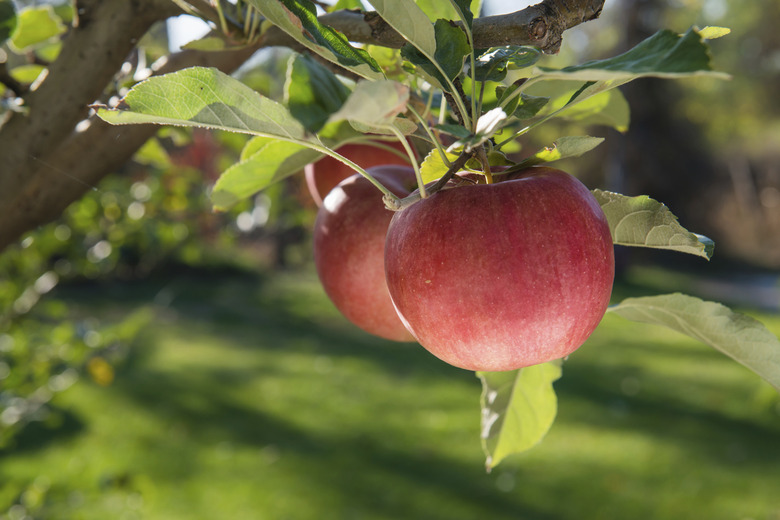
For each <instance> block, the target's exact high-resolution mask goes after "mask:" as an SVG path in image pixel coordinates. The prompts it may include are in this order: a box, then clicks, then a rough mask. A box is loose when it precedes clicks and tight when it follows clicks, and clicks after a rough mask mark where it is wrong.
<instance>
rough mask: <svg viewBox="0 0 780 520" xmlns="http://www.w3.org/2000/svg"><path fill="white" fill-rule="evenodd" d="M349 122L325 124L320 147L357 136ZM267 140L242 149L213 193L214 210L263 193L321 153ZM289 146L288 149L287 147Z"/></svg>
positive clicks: (258, 139)
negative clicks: (238, 157) (237, 159)
mask: <svg viewBox="0 0 780 520" xmlns="http://www.w3.org/2000/svg"><path fill="white" fill-rule="evenodd" d="M361 135H362V134H360V133H358V132H356V131H355V130H354V129H352V127H351V126H350V124H349V123H347V122H344V121H342V122H339V123H335V124H329V125H326V126H325V127H324V128H323V129H322V130H321V131H320V132H319V134H318V138H319V144H321V145H322V146H325V147H328V148H330V149H332V150H335V149H337V148H339V147H340V146H341V145H342V144H344V143H345V142H347V141H350V140H353V139H355V138H356V137H360V136H361ZM284 143H285V141H279V140H278V139H274V138H270V137H255V138H253V139H250V140H249V142H247V143H246V145H245V146H244V149H243V150H241V157H240V160H239V162H238V163H236V164H234V165H232V166H231V167H230V168H228V169H227V170H225V171H224V172H223V173H222V175H221V176H220V178H219V179H218V180H217V183H216V184H215V186H214V190H213V191H212V195H211V201H212V204H214V207H215V209H217V210H226V209H228V208H230V207H231V206H232V205H234V204H235V203H236V202H238V201H240V200H242V199H244V198H246V197H249V196H252V195H254V194H255V193H257V192H258V191H261V190H264V189H266V188H267V187H269V186H270V185H271V184H274V183H276V182H278V181H280V180H282V179H285V178H286V177H289V176H290V175H293V174H296V173H298V172H299V171H300V170H301V169H302V168H303V167H304V166H306V165H307V164H309V163H311V162H314V161H316V160H317V159H319V158H320V157H322V156H323V155H324V154H323V153H322V152H319V151H317V150H314V149H311V148H308V147H306V146H303V145H300V144H299V143H289V142H288V143H286V144H284ZM288 145H289V146H288Z"/></svg>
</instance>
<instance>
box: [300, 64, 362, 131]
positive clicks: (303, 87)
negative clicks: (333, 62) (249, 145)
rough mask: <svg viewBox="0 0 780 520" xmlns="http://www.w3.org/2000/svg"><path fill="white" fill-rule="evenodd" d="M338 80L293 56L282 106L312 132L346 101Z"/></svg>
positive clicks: (325, 71) (314, 65)
mask: <svg viewBox="0 0 780 520" xmlns="http://www.w3.org/2000/svg"><path fill="white" fill-rule="evenodd" d="M349 94H350V91H349V89H348V88H347V87H346V85H344V84H343V83H342V82H341V81H339V79H338V78H337V77H336V75H335V74H333V73H332V72H331V71H330V70H328V69H327V68H326V67H325V66H323V65H321V64H320V63H318V62H317V61H315V60H314V59H313V58H311V57H309V56H306V55H304V54H296V55H295V56H294V57H293V58H292V59H291V60H290V63H289V66H288V69H287V81H286V85H285V104H286V105H287V107H288V108H289V109H290V113H291V114H292V115H293V117H295V118H296V119H297V120H298V121H300V122H301V124H303V126H304V127H305V128H306V129H307V130H309V131H310V132H316V131H317V130H319V129H320V128H322V127H323V126H324V125H325V123H326V122H327V120H328V118H329V117H330V115H331V114H332V113H334V112H336V111H337V110H338V109H340V108H341V106H342V105H343V104H344V102H345V101H346V100H347V98H348V97H349Z"/></svg>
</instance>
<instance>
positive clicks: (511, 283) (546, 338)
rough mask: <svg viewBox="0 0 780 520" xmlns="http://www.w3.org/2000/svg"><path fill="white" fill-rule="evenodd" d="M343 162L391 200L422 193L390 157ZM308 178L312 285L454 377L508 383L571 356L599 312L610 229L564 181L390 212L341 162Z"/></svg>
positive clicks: (441, 195)
mask: <svg viewBox="0 0 780 520" xmlns="http://www.w3.org/2000/svg"><path fill="white" fill-rule="evenodd" d="M339 152H340V153H342V154H345V156H346V157H349V158H350V159H351V160H352V161H354V162H356V163H357V164H359V165H361V166H362V167H364V168H365V169H366V170H367V171H368V172H369V173H370V174H371V175H372V176H373V177H374V178H375V179H376V180H378V181H379V182H381V183H382V184H383V185H384V186H385V187H387V188H388V189H389V190H390V191H392V192H393V193H394V194H396V195H398V196H399V197H404V196H407V195H409V194H410V193H412V192H413V191H414V190H415V188H416V187H417V185H416V182H415V175H414V171H413V169H412V168H411V167H410V166H409V165H408V164H405V163H404V162H403V159H402V158H401V157H399V156H395V154H391V153H388V152H384V151H382V150H378V149H376V148H374V147H371V146H354V145H353V147H352V148H351V149H349V150H345V149H340V150H339ZM377 161H383V162H381V163H378V162H377ZM306 177H307V183H308V185H309V188H310V191H311V192H312V196H313V197H314V198H315V200H317V201H319V200H321V201H322V202H321V205H320V209H319V212H318V215H317V221H316V224H315V230H314V259H315V263H316V266H317V272H318V275H319V277H320V280H321V282H322V284H323V286H324V288H325V291H326V293H327V294H328V296H329V297H330V299H331V300H332V301H333V303H334V304H335V305H336V307H337V308H338V309H339V310H340V311H341V312H342V313H343V314H344V316H346V317H347V319H349V320H350V321H351V322H352V323H354V324H355V325H357V326H358V327H360V328H362V329H363V330H365V331H367V332H369V333H371V334H375V335H377V336H381V337H383V338H387V339H391V340H395V341H415V340H416V341H418V342H419V343H420V344H421V345H422V346H423V347H425V348H426V349H427V350H428V351H430V352H431V353H432V354H433V355H435V356H437V357H438V358H440V359H442V360H443V361H445V362H447V363H449V364H451V365H454V366H457V367H460V368H464V369H468V370H480V371H503V370H514V369H517V368H521V367H525V366H530V365H535V364H538V363H543V362H546V361H551V360H554V359H558V358H562V357H565V356H567V355H568V354H570V353H571V352H573V351H574V350H576V349H577V348H579V347H580V346H581V345H582V344H583V342H584V341H585V340H586V339H587V338H588V336H590V334H591V333H592V332H593V330H594V329H595V328H596V326H597V325H598V323H599V321H600V320H601V318H602V316H603V315H604V312H605V311H606V308H607V305H608V303H609V298H610V295H611V292H612V281H613V277H614V253H613V246H612V238H611V235H610V231H609V227H608V225H607V221H606V218H605V216H604V213H603V212H602V210H601V207H600V206H599V204H598V203H597V202H596V200H595V199H594V198H593V196H592V195H591V193H590V191H588V189H587V188H586V187H585V186H584V185H583V184H582V183H581V182H580V181H578V180H577V179H575V178H574V177H572V176H571V175H569V174H567V173H564V172H562V171H560V170H555V169H552V168H546V167H534V168H528V169H526V170H523V171H521V172H517V173H510V174H506V175H496V176H495V179H496V181H495V182H493V183H491V184H485V183H479V182H477V183H474V182H460V183H450V185H448V186H447V187H446V188H445V189H442V190H440V191H438V192H436V193H434V194H432V195H430V196H428V197H426V198H423V199H421V200H420V201H418V202H416V203H414V204H412V205H411V206H409V207H407V208H406V209H403V210H401V211H398V212H395V213H394V212H392V211H389V210H388V209H386V208H385V205H384V203H383V197H382V194H381V193H380V192H379V190H377V189H376V188H375V187H374V186H373V185H372V184H371V183H370V182H369V181H368V180H366V179H365V178H364V177H362V176H361V175H360V174H353V172H352V171H351V170H349V169H348V168H346V167H345V166H343V165H342V164H341V163H338V162H337V161H334V160H332V159H323V160H321V161H319V162H317V163H314V164H312V165H309V167H307V171H306ZM334 185H335V187H333V186H334ZM323 193H327V195H326V196H325V197H324V199H322V198H321V197H320V195H321V194H323Z"/></svg>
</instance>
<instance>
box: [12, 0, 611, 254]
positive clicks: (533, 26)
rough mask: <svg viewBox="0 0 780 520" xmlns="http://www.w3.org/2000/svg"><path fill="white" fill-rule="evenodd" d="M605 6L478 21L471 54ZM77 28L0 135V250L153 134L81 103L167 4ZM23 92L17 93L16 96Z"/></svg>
mask: <svg viewBox="0 0 780 520" xmlns="http://www.w3.org/2000/svg"><path fill="white" fill-rule="evenodd" d="M603 5H604V0H600V1H596V0H579V1H575V0H545V1H544V2H542V3H541V4H538V5H535V6H531V7H528V8H526V9H523V10H522V11H518V12H516V13H511V14H507V15H502V16H493V17H486V18H480V19H476V20H475V21H474V38H475V44H476V47H478V48H481V47H490V46H496V45H510V44H511V45H536V46H538V47H540V48H541V49H542V50H543V51H545V52H557V50H558V48H559V47H560V42H561V34H562V33H563V31H564V30H566V29H567V28H570V27H573V26H575V25H577V24H579V23H582V22H584V21H587V20H591V19H593V18H596V17H597V16H598V15H599V13H600V12H601V8H602V6H603ZM75 7H76V17H77V18H76V20H75V23H74V26H73V28H72V30H71V31H70V32H69V33H68V35H67V37H66V38H65V39H64V41H63V47H62V51H61V52H60V55H59V57H58V58H57V60H56V61H55V62H54V63H52V64H51V66H50V67H49V72H48V76H47V78H46V79H45V80H44V81H43V82H42V83H41V84H40V85H39V86H38V88H36V89H35V90H34V91H30V92H26V93H24V98H25V105H26V106H27V107H28V108H29V111H28V112H27V113H13V114H11V115H10V116H9V117H8V120H7V121H6V122H5V124H3V126H2V127H0V157H2V166H1V168H2V170H1V171H0V214H2V215H3V219H2V222H0V251H2V249H4V248H5V247H6V246H8V245H9V244H11V243H13V242H15V241H16V240H18V239H19V237H21V236H22V235H23V234H24V233H25V232H27V231H29V230H31V229H34V228H35V227H37V226H39V225H41V224H44V223H46V222H49V221H51V220H53V219H55V218H56V217H57V216H59V215H60V214H61V213H62V211H63V210H64V209H65V208H66V207H67V206H68V205H69V204H70V203H71V202H73V201H75V200H77V199H78V198H80V197H81V196H82V195H83V194H84V193H85V192H86V191H87V190H89V189H90V188H91V187H92V186H94V185H96V184H97V183H98V182H99V181H100V179H102V178H103V177H104V176H106V175H108V174H109V173H111V172H112V171H115V170H116V169H117V168H118V167H119V166H121V165H122V164H123V163H125V162H126V161H128V160H129V159H130V158H131V157H132V155H133V154H134V153H135V151H136V150H137V149H138V148H139V147H140V146H141V145H142V144H143V143H144V142H145V141H146V140H147V139H148V138H150V137H151V136H153V135H154V133H155V132H156V131H157V129H158V128H159V127H157V126H154V125H137V126H121V127H115V126H110V125H108V124H106V123H103V122H102V121H100V120H98V119H96V118H94V117H93V118H91V120H90V123H89V125H88V126H87V127H86V128H83V127H82V128H81V130H80V131H77V125H78V124H79V122H81V121H83V120H84V119H85V118H86V117H87V115H88V105H89V104H90V103H92V102H94V101H95V100H97V99H98V98H99V97H100V96H101V94H102V93H103V92H104V91H105V89H106V87H107V85H109V84H110V82H111V80H112V78H113V77H114V75H115V74H116V73H117V71H118V70H119V69H120V67H121V65H122V63H123V62H124V61H125V59H126V58H127V56H128V55H129V54H130V52H131V51H132V50H133V48H134V47H135V45H136V44H137V42H138V40H139V39H140V38H141V37H142V36H143V35H144V34H145V33H146V32H147V31H148V30H149V28H150V27H151V26H152V25H153V24H154V23H155V22H158V21H160V20H164V19H166V18H168V17H170V16H173V15H176V14H179V13H180V12H181V11H180V9H179V7H178V6H177V5H176V4H175V3H174V2H172V1H171V0H122V1H105V0H76V2H75ZM323 21H324V22H325V23H327V24H329V25H332V26H333V27H334V28H336V29H338V30H340V31H342V32H344V33H345V34H346V35H347V37H348V38H349V39H350V40H352V41H356V42H364V43H373V44H377V45H383V46H387V47H400V46H401V45H402V44H403V41H402V40H401V39H400V37H399V36H398V34H396V33H395V31H393V30H392V29H391V28H389V27H388V26H387V25H386V24H385V23H384V22H383V21H382V20H381V19H379V18H378V17H376V16H375V15H372V14H370V13H369V14H367V15H364V14H363V13H358V12H354V11H339V12H336V13H331V14H328V15H325V16H323ZM276 45H284V46H289V47H293V48H297V47H298V46H297V44H295V42H294V41H293V40H292V39H291V38H290V37H289V36H287V35H286V34H284V33H282V32H281V31H278V30H275V28H272V29H271V30H270V31H268V32H267V33H266V34H264V36H263V38H261V40H260V41H259V42H258V43H257V44H256V45H255V46H254V47H251V48H245V49H241V50H239V51H231V52H223V53H206V52H197V51H185V52H181V53H178V54H176V55H173V56H171V57H170V58H169V60H168V61H167V63H165V64H164V65H163V66H161V67H160V68H159V70H157V71H155V73H165V72H172V71H175V70H179V69H182V68H185V67H189V66H194V65H203V66H213V67H217V68H219V69H221V70H222V71H224V72H231V71H233V70H235V69H237V68H238V67H239V66H240V65H241V64H242V63H243V62H244V61H245V60H246V59H248V58H249V57H250V56H251V55H252V54H253V53H254V51H255V50H257V49H258V48H259V47H261V46H265V47H268V46H276ZM0 79H1V78H0ZM20 94H21V93H20Z"/></svg>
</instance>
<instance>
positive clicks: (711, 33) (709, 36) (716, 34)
mask: <svg viewBox="0 0 780 520" xmlns="http://www.w3.org/2000/svg"><path fill="white" fill-rule="evenodd" d="M699 34H700V35H701V37H702V38H703V39H705V40H714V39H715V38H722V37H723V36H726V35H727V34H731V29H729V28H728V27H714V26H712V27H711V26H707V27H704V28H703V29H699Z"/></svg>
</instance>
